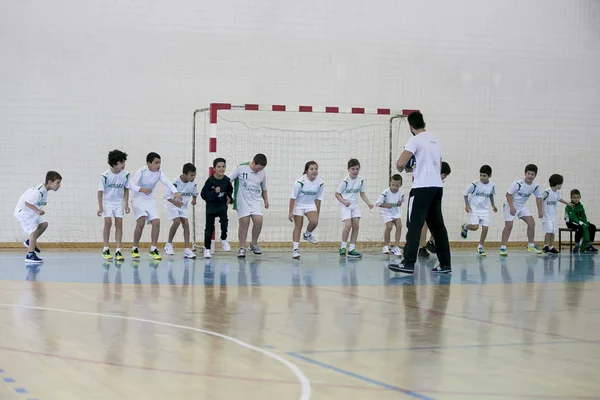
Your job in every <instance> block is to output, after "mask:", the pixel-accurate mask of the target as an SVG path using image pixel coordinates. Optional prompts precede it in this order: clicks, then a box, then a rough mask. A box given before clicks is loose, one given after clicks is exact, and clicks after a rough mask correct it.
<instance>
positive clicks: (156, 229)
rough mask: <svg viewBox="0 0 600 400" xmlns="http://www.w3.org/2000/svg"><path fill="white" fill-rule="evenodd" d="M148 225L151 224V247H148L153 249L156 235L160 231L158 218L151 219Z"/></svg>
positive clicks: (156, 240)
mask: <svg viewBox="0 0 600 400" xmlns="http://www.w3.org/2000/svg"><path fill="white" fill-rule="evenodd" d="M150 225H152V231H151V232H150V240H151V241H152V243H150V245H151V246H152V247H151V248H150V250H154V249H155V248H156V245H157V243H158V235H159V233H160V219H159V218H155V219H153V220H152V221H150Z"/></svg>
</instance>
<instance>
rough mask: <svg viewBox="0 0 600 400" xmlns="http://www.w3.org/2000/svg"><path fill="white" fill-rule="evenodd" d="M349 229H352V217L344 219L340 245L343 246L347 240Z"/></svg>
mask: <svg viewBox="0 0 600 400" xmlns="http://www.w3.org/2000/svg"><path fill="white" fill-rule="evenodd" d="M350 229H352V218H348V219H345V220H344V229H342V247H343V248H345V247H346V246H345V243H346V242H348V236H350Z"/></svg>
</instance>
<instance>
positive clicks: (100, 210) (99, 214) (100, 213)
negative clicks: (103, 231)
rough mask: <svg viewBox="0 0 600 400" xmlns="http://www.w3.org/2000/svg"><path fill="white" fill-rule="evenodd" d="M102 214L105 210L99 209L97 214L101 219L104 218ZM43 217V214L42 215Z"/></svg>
mask: <svg viewBox="0 0 600 400" xmlns="http://www.w3.org/2000/svg"><path fill="white" fill-rule="evenodd" d="M102 213H104V210H103V209H102V208H99V209H98V212H97V213H96V215H98V216H99V217H101V216H102ZM40 215H41V214H40Z"/></svg>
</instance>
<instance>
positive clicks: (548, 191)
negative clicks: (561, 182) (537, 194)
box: [542, 189, 550, 200]
mask: <svg viewBox="0 0 600 400" xmlns="http://www.w3.org/2000/svg"><path fill="white" fill-rule="evenodd" d="M548 196H550V189H546V190H544V193H543V194H542V200H546V199H547V198H548Z"/></svg>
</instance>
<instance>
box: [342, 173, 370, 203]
mask: <svg viewBox="0 0 600 400" xmlns="http://www.w3.org/2000/svg"><path fill="white" fill-rule="evenodd" d="M364 191H365V182H364V181H363V179H362V178H361V177H360V176H357V177H356V178H354V179H352V178H351V177H350V175H348V176H347V177H346V178H344V180H343V181H341V182H340V184H339V185H338V187H337V191H336V192H337V193H339V194H341V195H342V198H343V199H344V200H348V201H349V202H350V203H356V202H357V201H358V194H359V193H363V192H364Z"/></svg>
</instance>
